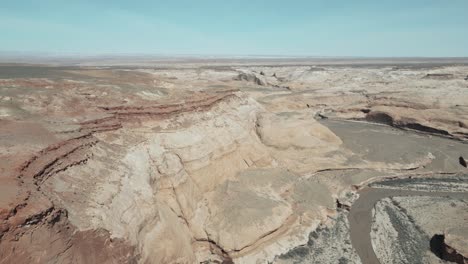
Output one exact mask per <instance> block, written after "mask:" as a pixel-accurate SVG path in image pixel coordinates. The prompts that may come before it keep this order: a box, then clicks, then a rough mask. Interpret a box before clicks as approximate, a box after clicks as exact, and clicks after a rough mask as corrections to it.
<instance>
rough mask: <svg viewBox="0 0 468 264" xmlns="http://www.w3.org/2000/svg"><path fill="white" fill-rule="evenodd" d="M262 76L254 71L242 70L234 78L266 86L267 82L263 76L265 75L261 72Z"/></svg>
mask: <svg viewBox="0 0 468 264" xmlns="http://www.w3.org/2000/svg"><path fill="white" fill-rule="evenodd" d="M260 75H261V76H257V75H256V74H255V73H253V72H241V73H239V75H238V76H236V77H235V78H234V80H235V81H246V82H252V83H254V84H256V85H260V86H265V85H267V82H266V80H265V78H264V77H263V76H264V75H262V74H260Z"/></svg>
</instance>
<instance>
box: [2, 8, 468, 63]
mask: <svg viewBox="0 0 468 264" xmlns="http://www.w3.org/2000/svg"><path fill="white" fill-rule="evenodd" d="M0 52H33V53H34V52H36V53H50V54H63V53H73V54H88V55H99V54H154V55H220V56H222V55H232V56H242V55H266V56H267V55H276V56H338V57H339V56H364V57H468V0H268V1H267V0H224V1H223V0H191V1H189V0H164V1H163V0H132V1H130V0H81V1H76V0H66V1H64V0H28V1H26V0H1V4H0Z"/></svg>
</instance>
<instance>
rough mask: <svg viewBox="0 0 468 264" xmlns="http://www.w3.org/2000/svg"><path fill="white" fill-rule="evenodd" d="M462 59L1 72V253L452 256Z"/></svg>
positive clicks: (223, 259)
mask: <svg viewBox="0 0 468 264" xmlns="http://www.w3.org/2000/svg"><path fill="white" fill-rule="evenodd" d="M467 72H468V61H464V60H461V59H460V60H456V59H453V60H450V59H444V60H436V59H434V60H424V59H414V60H410V59H407V60H389V61H387V60H383V59H382V60H380V59H373V60H365V59H362V60H358V59H340V60H338V59H180V60H159V61H158V60H147V61H143V62H142V61H138V62H135V61H132V60H129V61H114V60H108V61H102V60H95V61H92V60H90V61H81V60H80V61H73V62H70V61H67V62H64V61H51V62H48V63H47V64H26V63H24V64H11V63H2V64H0V263H226V264H227V263H450V262H455V263H468V253H467V251H466V249H467V247H466V245H467V243H468V170H467V168H466V162H465V165H463V162H464V161H465V160H466V159H467V158H468V148H467V146H468V145H467V142H468V81H466V76H467Z"/></svg>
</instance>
